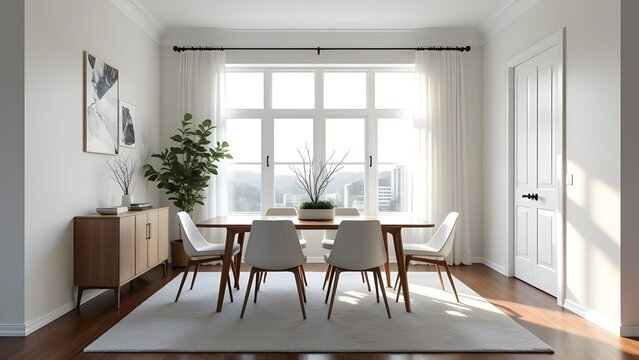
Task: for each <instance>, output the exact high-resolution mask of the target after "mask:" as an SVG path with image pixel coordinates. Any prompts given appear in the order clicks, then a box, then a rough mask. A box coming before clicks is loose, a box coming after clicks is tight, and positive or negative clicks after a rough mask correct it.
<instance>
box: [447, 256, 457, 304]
mask: <svg viewBox="0 0 639 360" xmlns="http://www.w3.org/2000/svg"><path fill="white" fill-rule="evenodd" d="M443 265H444V268H445V269H446V275H448V280H450V286H452V287H453V293H454V294H455V299H457V302H460V301H459V296H457V289H456V288H455V283H454V282H453V276H452V275H451V274H450V268H449V267H448V264H447V263H446V260H444V261H443Z"/></svg>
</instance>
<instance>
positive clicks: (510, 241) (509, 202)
mask: <svg viewBox="0 0 639 360" xmlns="http://www.w3.org/2000/svg"><path fill="white" fill-rule="evenodd" d="M564 42H565V28H562V29H561V30H559V31H557V32H555V33H553V34H552V35H550V36H548V37H547V38H545V39H543V40H541V41H540V42H538V43H536V44H535V45H533V46H531V47H529V48H528V49H526V50H525V51H523V52H522V53H520V54H519V55H517V56H515V57H513V58H511V59H510V60H508V61H507V62H506V96H507V99H506V119H507V122H506V139H507V163H506V168H507V171H506V184H507V189H508V190H507V194H506V207H507V211H508V216H507V221H506V234H507V241H506V264H505V267H504V271H505V275H506V276H508V277H513V276H514V273H515V264H514V263H515V223H514V215H513V213H514V210H515V206H514V204H515V198H514V189H515V170H514V168H515V155H514V154H515V68H516V67H517V66H518V65H520V64H522V63H524V62H526V61H527V60H529V59H531V58H533V57H535V56H537V55H538V54H540V53H542V52H544V51H546V50H548V49H550V48H552V47H554V46H559V54H560V57H561V58H560V61H559V69H558V71H559V76H558V78H559V88H560V89H561V94H560V96H559V103H558V104H557V106H558V112H559V114H561V125H560V126H559V134H557V136H558V138H559V140H560V142H561V146H560V147H559V159H557V164H556V177H557V179H556V180H557V184H559V188H558V189H557V191H558V193H557V199H558V201H559V204H557V205H558V206H557V211H558V214H557V226H556V229H555V234H556V238H557V244H556V246H557V249H556V250H557V304H559V305H560V306H563V302H564V298H565V263H566V262H565V248H566V236H565V221H566V220H565V216H564V214H565V204H566V200H565V187H566V181H565V179H566V173H565V172H566V165H565V161H566V156H565V152H566V141H565V140H566V139H565V131H564V129H565V126H566V113H565V108H564V102H565V96H566V89H565V87H564V84H565V78H564V77H565V72H564V67H565V53H564V51H565V47H564Z"/></svg>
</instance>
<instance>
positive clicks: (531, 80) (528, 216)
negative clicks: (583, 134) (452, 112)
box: [514, 46, 562, 296]
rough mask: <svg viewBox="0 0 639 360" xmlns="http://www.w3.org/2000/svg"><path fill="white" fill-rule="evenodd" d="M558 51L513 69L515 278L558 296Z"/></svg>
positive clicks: (547, 52)
mask: <svg viewBox="0 0 639 360" xmlns="http://www.w3.org/2000/svg"><path fill="white" fill-rule="evenodd" d="M559 61H560V54H559V47H558V46H555V47H553V48H550V49H548V50H546V51H544V52H542V53H541V54H539V55H537V56H535V57H534V58H531V59H529V60H528V61H526V62H524V63H522V64H521V65H518V66H517V67H516V68H515V87H514V90H515V167H514V168H515V174H514V176H515V179H514V180H515V187H514V191H515V194H514V199H515V200H514V201H515V204H514V211H515V214H514V219H515V229H514V230H515V231H514V236H515V241H514V243H515V246H514V251H515V276H516V277H517V278H519V279H521V280H523V281H525V282H527V283H529V284H531V285H533V286H535V287H537V288H539V289H541V290H543V291H545V292H547V293H549V294H551V295H553V296H555V295H556V293H557V241H558V239H557V238H556V229H557V221H558V207H559V204H560V203H559V199H558V189H559V186H561V184H559V183H558V180H557V179H558V178H559V177H558V176H557V173H556V171H557V159H558V158H559V155H560V151H561V144H562V143H561V139H559V138H558V137H559V135H558V134H561V132H560V131H559V130H560V129H559V128H558V127H559V126H562V124H561V114H560V113H559V110H558V109H559V108H558V107H557V104H558V103H559V102H558V101H559V99H560V96H561V93H560V91H561V89H559V71H558V65H559Z"/></svg>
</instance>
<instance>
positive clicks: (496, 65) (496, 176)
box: [483, 0, 621, 327]
mask: <svg viewBox="0 0 639 360" xmlns="http://www.w3.org/2000/svg"><path fill="white" fill-rule="evenodd" d="M619 21H620V1H619V0H613V1H598V0H543V1H541V2H540V3H539V4H538V5H537V6H536V7H534V8H533V9H531V10H530V11H529V12H528V13H526V14H525V15H523V16H522V17H520V18H519V19H518V20H516V21H515V22H513V23H512V24H511V25H510V26H509V27H508V28H506V29H505V30H504V31H502V32H501V33H500V34H498V35H497V36H496V37H494V38H493V39H492V40H490V41H488V42H487V43H486V44H485V46H484V60H483V67H484V77H483V90H484V91H483V94H484V95H483V96H484V97H483V115H484V116H483V122H484V131H483V143H484V156H483V159H484V162H483V164H484V169H485V170H484V181H483V184H484V236H483V238H484V257H485V258H486V259H487V260H488V261H490V262H492V264H494V265H496V266H502V267H503V266H504V264H505V260H506V253H505V244H506V241H508V237H509V234H507V233H506V219H507V213H506V205H507V204H506V192H505V190H506V189H507V186H506V103H505V101H506V67H505V63H506V61H507V60H509V59H510V58H512V57H514V56H515V55H517V54H519V53H521V52H522V51H523V50H525V49H526V48H528V47H530V46H531V45H533V44H535V43H536V42H538V41H540V40H542V39H544V38H545V37H547V36H548V35H550V34H552V33H554V32H556V31H558V30H560V29H561V28H562V27H566V50H565V51H566V53H565V59H566V65H565V80H566V81H565V90H566V98H565V112H566V127H565V137H566V139H565V143H566V161H567V173H568V174H574V186H568V187H567V189H566V212H565V216H566V223H567V227H566V257H567V259H566V298H567V300H569V301H572V302H573V303H576V304H577V305H578V306H581V307H583V308H585V309H586V311H587V312H589V316H593V317H597V318H599V319H601V321H602V322H604V323H606V324H607V325H610V326H611V327H614V326H616V325H618V324H619V313H620V305H619V304H620V284H619V279H620V269H619V265H620V264H619V251H620V250H619V247H620V190H621V189H620V140H619V139H620V121H619V111H620V110H619V101H620V95H619V94H620V75H619V71H620V65H619V53H620V40H619V39H620V29H619Z"/></svg>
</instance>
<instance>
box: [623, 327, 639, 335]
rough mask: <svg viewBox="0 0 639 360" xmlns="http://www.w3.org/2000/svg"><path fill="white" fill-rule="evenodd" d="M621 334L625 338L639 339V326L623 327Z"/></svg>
mask: <svg viewBox="0 0 639 360" xmlns="http://www.w3.org/2000/svg"><path fill="white" fill-rule="evenodd" d="M619 334H620V335H621V336H623V337H639V325H621V329H619Z"/></svg>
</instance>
